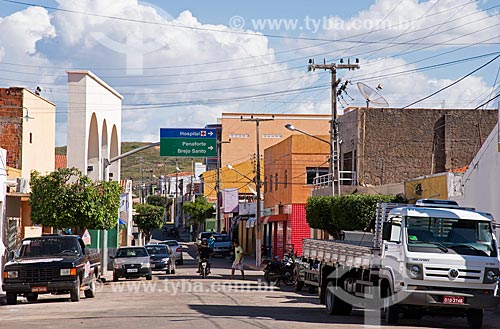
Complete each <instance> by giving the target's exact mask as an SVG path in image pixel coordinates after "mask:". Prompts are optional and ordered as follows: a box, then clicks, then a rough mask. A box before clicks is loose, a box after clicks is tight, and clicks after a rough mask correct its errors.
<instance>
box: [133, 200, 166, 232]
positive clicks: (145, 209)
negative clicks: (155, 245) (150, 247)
mask: <svg viewBox="0 0 500 329" xmlns="http://www.w3.org/2000/svg"><path fill="white" fill-rule="evenodd" d="M134 208H135V212H136V213H137V215H134V223H135V225H137V228H138V229H139V230H141V231H142V233H143V234H144V236H145V237H146V241H149V240H150V239H151V234H153V230H154V229H158V228H161V227H162V226H163V214H164V210H165V209H164V208H163V207H157V206H153V205H150V204H138V205H135V206H134Z"/></svg>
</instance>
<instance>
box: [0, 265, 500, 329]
mask: <svg viewBox="0 0 500 329" xmlns="http://www.w3.org/2000/svg"><path fill="white" fill-rule="evenodd" d="M185 259H186V261H185V265H184V266H178V267H177V273H176V274H174V275H165V274H161V273H158V274H155V275H154V278H153V280H152V281H146V280H145V279H140V280H120V281H119V282H117V283H114V282H107V283H105V284H103V285H101V286H99V292H98V294H97V296H96V298H94V299H86V298H85V297H83V292H82V298H81V300H80V302H78V303H72V302H70V301H69V296H67V295H61V296H51V295H48V296H41V297H40V299H39V301H38V302H36V303H28V302H27V301H26V300H25V299H24V298H21V297H20V298H19V301H18V305H15V306H7V305H4V306H0V328H2V329H7V328H9V329H10V328H23V329H24V328H51V329H57V328H65V329H66V328H120V329H129V328H134V329H136V328H189V329H193V328H236V329H243V328H287V329H292V328H300V329H304V328H305V327H309V328H315V329H316V328H318V329H319V328H343V329H348V328H365V324H364V323H365V320H364V313H363V312H362V311H360V310H355V311H354V312H353V314H352V315H351V316H348V317H340V316H329V315H327V314H326V312H325V310H324V306H323V305H319V304H318V300H317V298H316V296H315V295H311V294H307V293H296V292H294V291H293V289H290V288H286V289H278V290H273V289H269V288H268V287H266V286H265V285H263V284H260V283H259V281H258V280H259V279H260V278H261V274H262V273H261V272H259V271H246V278H245V280H241V279H240V278H239V277H236V279H235V280H231V279H230V277H229V274H230V270H229V266H230V262H229V261H228V260H227V259H216V260H214V262H213V271H212V272H213V273H212V274H211V275H210V276H209V277H208V278H207V279H202V278H200V276H199V275H198V274H197V273H196V268H195V262H194V260H193V259H192V258H191V257H189V256H187V257H186V258H185ZM486 322H487V325H485V326H484V328H500V316H499V315H495V314H494V313H492V312H489V313H487V318H486ZM495 325H496V326H498V327H496V326H495ZM375 327H376V326H375ZM382 327H384V325H383V323H382ZM370 328H374V327H373V326H371V327H370ZM398 328H402V329H407V328H420V329H426V328H450V329H451V328H453V329H455V328H468V327H467V323H466V321H465V319H462V318H444V317H430V316H426V317H424V318H423V319H422V320H418V321H417V320H407V319H403V320H402V321H401V324H400V325H399V326H398Z"/></svg>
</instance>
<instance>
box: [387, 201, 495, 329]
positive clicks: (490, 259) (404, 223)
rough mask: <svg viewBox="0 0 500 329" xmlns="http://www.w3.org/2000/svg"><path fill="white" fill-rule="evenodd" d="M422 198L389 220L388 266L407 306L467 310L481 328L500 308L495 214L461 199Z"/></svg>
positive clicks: (394, 211)
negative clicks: (487, 315) (489, 312)
mask: <svg viewBox="0 0 500 329" xmlns="http://www.w3.org/2000/svg"><path fill="white" fill-rule="evenodd" d="M439 201H440V202H436V200H429V201H427V202H426V200H423V201H420V202H419V203H417V205H416V206H405V207H399V208H395V209H392V210H391V211H390V212H389V215H388V216H387V218H386V219H385V221H384V223H383V233H382V235H383V239H382V240H383V241H382V250H381V253H382V260H383V261H382V271H383V272H385V277H386V278H388V280H390V281H392V282H391V284H390V286H391V287H393V289H392V294H393V295H394V296H397V297H398V298H397V300H398V305H399V307H400V309H401V310H412V311H413V312H414V313H415V310H419V309H422V310H423V309H427V310H434V311H436V310H438V311H439V312H450V313H454V314H457V313H459V314H460V313H461V314H464V313H465V315H466V316H467V320H468V322H469V325H470V327H472V328H480V327H481V325H482V317H483V310H484V309H494V308H496V307H497V305H498V303H499V301H500V298H499V291H498V289H499V288H498V278H499V276H500V270H499V268H500V258H499V249H498V243H497V240H496V237H495V232H494V220H493V217H492V216H491V215H490V214H487V213H483V212H478V211H475V210H474V209H471V208H460V207H459V206H458V205H457V204H456V203H454V202H449V201H441V200H439Z"/></svg>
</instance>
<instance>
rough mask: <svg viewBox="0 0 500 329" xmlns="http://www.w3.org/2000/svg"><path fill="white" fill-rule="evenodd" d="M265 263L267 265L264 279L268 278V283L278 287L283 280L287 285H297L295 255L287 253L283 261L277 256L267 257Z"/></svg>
mask: <svg viewBox="0 0 500 329" xmlns="http://www.w3.org/2000/svg"><path fill="white" fill-rule="evenodd" d="M263 264H265V265H266V267H265V268H264V280H266V282H267V284H269V285H273V286H276V287H277V286H279V285H280V283H281V282H283V283H284V284H285V285H287V286H293V285H295V282H296V280H297V278H296V276H295V275H294V268H295V255H285V258H283V259H282V260H281V261H279V260H278V258H277V257H275V259H265V260H264V261H263Z"/></svg>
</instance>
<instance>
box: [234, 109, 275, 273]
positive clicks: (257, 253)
mask: <svg viewBox="0 0 500 329" xmlns="http://www.w3.org/2000/svg"><path fill="white" fill-rule="evenodd" d="M272 120H274V117H273V118H254V117H253V116H251V117H250V118H249V119H243V116H242V117H241V121H251V122H255V134H256V139H257V168H256V171H255V172H256V174H255V188H256V190H257V191H256V192H257V210H256V214H255V217H256V218H255V265H256V266H260V262H261V258H262V250H261V249H262V238H261V236H260V215H261V212H262V210H261V203H260V189H261V186H262V181H261V177H260V138H259V137H260V135H259V134H260V133H259V126H260V122H261V121H272Z"/></svg>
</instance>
